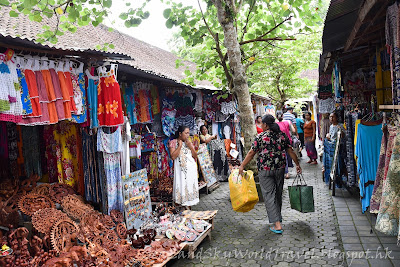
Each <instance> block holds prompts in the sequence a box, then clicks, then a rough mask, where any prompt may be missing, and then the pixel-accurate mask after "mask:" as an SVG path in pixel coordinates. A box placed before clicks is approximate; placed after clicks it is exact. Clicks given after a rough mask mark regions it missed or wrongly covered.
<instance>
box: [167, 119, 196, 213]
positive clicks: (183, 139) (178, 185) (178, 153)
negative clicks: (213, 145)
mask: <svg viewBox="0 0 400 267" xmlns="http://www.w3.org/2000/svg"><path fill="white" fill-rule="evenodd" d="M189 135H190V133H189V127H186V126H179V128H178V130H177V131H176V133H175V139H173V140H172V141H171V142H170V143H169V150H170V155H171V158H172V160H173V161H174V188H173V193H172V195H173V200H174V202H175V203H176V204H179V205H182V206H186V208H187V209H190V207H191V206H193V205H197V204H198V203H199V182H198V172H197V163H196V160H197V153H196V151H195V149H194V146H193V144H192V143H191V142H190V141H189V139H188V138H189Z"/></svg>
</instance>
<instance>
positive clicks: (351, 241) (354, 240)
mask: <svg viewBox="0 0 400 267" xmlns="http://www.w3.org/2000/svg"><path fill="white" fill-rule="evenodd" d="M342 242H343V244H360V243H361V241H360V238H359V237H358V236H356V237H353V236H352V237H343V236H342Z"/></svg>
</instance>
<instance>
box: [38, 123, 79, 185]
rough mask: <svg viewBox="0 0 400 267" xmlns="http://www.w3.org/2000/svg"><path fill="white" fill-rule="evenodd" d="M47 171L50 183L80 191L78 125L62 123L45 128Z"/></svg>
mask: <svg viewBox="0 0 400 267" xmlns="http://www.w3.org/2000/svg"><path fill="white" fill-rule="evenodd" d="M44 140H45V142H46V158H47V169H48V172H49V180H50V182H56V181H58V182H59V183H63V184H68V185H70V186H71V187H73V188H75V189H78V184H79V181H80V179H82V177H81V175H80V170H79V164H80V163H81V162H82V158H81V150H80V149H79V148H80V147H79V146H80V145H79V144H81V139H80V136H79V134H78V128H77V125H76V124H73V123H69V122H60V123H58V124H57V125H49V126H45V130H44Z"/></svg>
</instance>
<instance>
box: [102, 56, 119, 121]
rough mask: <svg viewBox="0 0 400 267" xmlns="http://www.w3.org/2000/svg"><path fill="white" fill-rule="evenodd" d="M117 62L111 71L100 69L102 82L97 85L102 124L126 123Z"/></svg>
mask: <svg viewBox="0 0 400 267" xmlns="http://www.w3.org/2000/svg"><path fill="white" fill-rule="evenodd" d="M115 66H116V65H115V64H112V65H111V69H110V71H106V70H105V67H100V68H99V69H98V72H99V76H100V82H99V85H98V87H97V103H98V104H97V117H98V119H99V125H100V126H116V125H121V124H123V123H124V116H123V114H122V102H121V90H120V88H119V84H118V82H117V80H116V79H115Z"/></svg>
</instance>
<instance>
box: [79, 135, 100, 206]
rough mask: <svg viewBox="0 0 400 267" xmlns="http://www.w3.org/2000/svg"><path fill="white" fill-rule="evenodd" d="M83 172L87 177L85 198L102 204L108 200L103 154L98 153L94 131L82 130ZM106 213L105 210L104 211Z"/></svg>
mask: <svg viewBox="0 0 400 267" xmlns="http://www.w3.org/2000/svg"><path fill="white" fill-rule="evenodd" d="M81 132H82V152H83V157H82V159H83V170H84V177H85V198H86V200H87V201H92V202H95V203H101V202H103V201H104V200H106V198H105V197H106V196H105V192H104V188H106V187H105V186H106V184H105V176H104V175H105V174H104V162H103V157H102V155H101V154H102V153H101V152H97V136H96V134H94V133H93V132H92V130H87V129H82V131H81ZM103 211H104V209H103Z"/></svg>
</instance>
